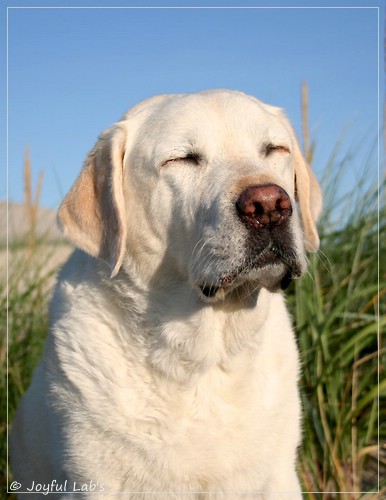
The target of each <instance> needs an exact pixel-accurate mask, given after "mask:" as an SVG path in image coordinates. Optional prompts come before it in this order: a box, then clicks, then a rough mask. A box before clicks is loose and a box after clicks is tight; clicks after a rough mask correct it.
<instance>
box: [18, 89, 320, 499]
mask: <svg viewBox="0 0 386 500" xmlns="http://www.w3.org/2000/svg"><path fill="white" fill-rule="evenodd" d="M267 141H268V142H269V143H280V144H282V143H285V145H286V146H288V148H289V149H290V150H291V152H290V153H288V154H282V153H277V154H274V155H270V156H269V157H267V156H264V154H263V153H262V151H263V145H264V144H265V143H267ZM192 148H193V149H194V151H196V152H198V154H199V155H200V161H199V164H195V163H193V162H192V161H190V160H188V161H187V160H181V159H179V158H182V157H184V156H185V155H186V154H187V153H189V151H190V150H191V149H192ZM296 155H297V156H296ZM299 162H304V160H303V159H302V158H300V157H299V150H298V145H297V142H296V138H295V137H294V135H293V132H292V129H291V128H290V126H289V124H288V121H287V120H286V119H285V117H284V115H283V114H282V113H281V112H280V110H279V109H278V108H274V107H271V106H268V105H266V104H263V103H261V102H260V101H257V100H256V99H254V98H252V97H249V96H245V95H244V94H241V93H238V92H230V91H209V92H203V93H200V94H193V95H176V96H159V97H156V98H153V99H150V100H148V101H145V102H143V103H141V104H139V105H138V106H136V107H135V108H133V110H131V111H130V112H129V113H128V114H127V115H125V116H124V117H123V119H122V120H121V121H120V122H119V123H118V124H116V125H115V126H114V127H113V128H112V129H110V130H109V131H107V132H105V133H104V134H103V135H102V136H101V139H100V141H99V142H98V143H97V145H96V147H95V148H94V150H93V151H92V152H91V154H90V156H89V157H88V159H87V160H86V163H85V166H84V169H83V171H82V173H81V175H80V176H79V178H78V180H77V182H76V184H75V185H74V188H73V189H72V191H71V192H70V193H69V195H68V196H67V197H66V200H65V201H64V203H63V205H62V207H61V209H60V212H59V223H60V226H61V228H62V230H63V231H64V232H65V234H66V235H67V237H68V238H69V239H70V240H71V241H74V242H75V244H76V245H77V246H79V247H80V248H81V249H83V250H85V251H86V252H88V253H84V252H83V251H81V250H77V251H75V253H74V254H73V255H72V256H71V257H70V259H69V261H68V262H67V264H66V265H65V266H64V268H63V269H62V271H61V273H60V275H59V279H58V284H57V287H56V290H55V294H54V298H53V300H52V304H51V311H50V321H51V325H50V332H49V336H48V339H47V343H46V348H45V353H44V357H43V360H42V362H41V365H40V366H39V368H38V369H37V371H36V372H35V376H34V379H33V382H32V384H31V387H30V388H29V390H28V391H27V393H26V395H25V396H24V398H23V400H22V402H21V405H20V408H19V410H18V412H17V415H16V418H15V421H14V423H13V432H12V439H11V447H12V463H13V475H14V479H15V480H16V481H18V482H20V483H21V484H22V487H23V488H22V489H23V490H25V489H27V488H31V487H32V484H35V489H36V484H41V485H49V486H47V487H49V488H51V490H50V491H55V489H54V488H57V485H60V484H61V485H62V487H63V488H64V487H66V488H67V494H66V495H64V494H63V495H55V497H54V498H61V497H63V498H66V499H68V498H83V496H85V497H86V496H90V493H82V492H76V493H74V492H73V493H68V492H69V491H71V490H73V489H74V482H76V488H78V489H79V488H81V487H83V488H84V489H89V490H90V489H92V485H95V484H97V485H98V486H96V487H95V490H94V492H93V493H91V497H94V496H95V497H96V496H98V498H104V499H105V498H106V499H109V498H115V495H114V494H115V493H118V492H121V493H122V492H124V493H123V495H122V496H121V498H130V499H132V498H141V499H142V498H146V499H152V498H154V499H156V498H157V499H158V498H165V499H199V498H208V499H218V498H240V499H241V498H245V499H248V498H254V499H277V500H279V499H287V500H295V499H296V498H300V497H301V494H300V486H299V482H298V479H297V476H296V471H295V462H296V449H297V446H298V444H299V440H300V403H299V395H298V389H297V380H298V375H299V368H298V366H299V364H298V355H297V349H296V342H295V339H294V334H293V331H292V328H291V322H290V319H289V316H288V313H287V311H286V307H285V304H284V299H283V295H282V292H281V291H280V290H278V287H277V283H278V282H279V281H280V279H281V277H282V276H283V275H284V274H285V269H284V267H283V265H282V264H280V263H278V264H277V265H275V266H267V267H265V268H264V269H254V270H248V272H245V273H242V274H240V275H239V276H235V277H233V278H232V281H231V283H228V282H226V283H225V284H224V285H222V283H223V282H221V277H224V276H226V275H227V273H229V272H231V271H232V270H234V269H235V268H238V267H239V266H240V265H242V264H243V262H244V261H245V259H246V247H245V241H246V234H247V231H246V228H245V227H244V225H243V223H242V222H241V221H240V220H239V219H238V217H237V214H236V211H235V201H236V199H237V197H238V195H239V194H240V193H241V191H242V189H243V188H245V187H246V186H248V185H250V184H251V182H253V183H255V184H259V183H261V182H267V180H269V181H270V182H272V183H276V184H278V185H280V186H281V187H282V188H284V189H285V190H286V191H287V193H288V194H289V196H290V199H291V202H292V205H293V208H294V213H293V215H292V217H291V222H290V230H291V235H292V237H293V247H294V251H295V252H296V255H297V259H298V264H299V268H300V269H301V271H302V272H304V270H305V268H306V259H305V256H304V239H306V240H307V241H308V242H309V243H310V246H313V247H314V248H316V247H317V243H318V242H317V234H316V232H315V231H316V230H315V227H314V223H315V214H314V215H313V216H312V214H310V207H309V205H310V204H311V206H312V210H313V211H314V212H319V207H318V206H317V204H318V203H319V205H320V202H319V198H318V197H319V196H320V193H319V190H318V187H317V185H316V184H315V181H314V179H313V178H312V173H311V172H310V171H309V169H308V167H307V166H306V165H305V163H303V164H299ZM295 172H296V176H297V177H299V176H301V177H302V186H305V187H303V188H302V189H301V190H302V192H300V193H298V196H299V205H300V208H301V210H302V214H301V215H302V220H303V230H302V228H301V223H300V219H299V216H298V213H297V209H296V202H295ZM307 176H308V179H305V180H304V177H307ZM310 179H311V180H310ZM296 182H298V179H297V180H296ZM310 185H312V186H313V188H314V191H313V192H311V188H310V187H309V186H310ZM95 186H96V187H95ZM307 186H308V187H307ZM307 189H308V192H307ZM298 190H299V185H298ZM304 190H306V192H304ZM303 207H305V208H303ZM303 212H307V213H303ZM303 232H304V235H305V236H303ZM106 235H107V236H106ZM88 254H91V255H93V256H90V255H88ZM98 257H99V258H98ZM111 274H112V277H111V276H110V275H111ZM204 283H218V284H221V286H219V290H218V292H217V293H216V294H215V295H214V297H212V298H207V297H205V296H204V295H203V294H202V293H201V291H200V286H202V285H203V284H204ZM53 481H56V482H54V483H53ZM66 481H67V482H66ZM33 482H35V483H33ZM90 482H91V483H90ZM100 489H103V491H102V492H101V493H99V490H100ZM29 498H44V497H43V496H42V495H41V493H40V494H35V495H33V494H31V495H30V497H29Z"/></svg>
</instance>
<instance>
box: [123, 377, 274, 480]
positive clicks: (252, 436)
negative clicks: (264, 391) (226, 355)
mask: <svg viewBox="0 0 386 500" xmlns="http://www.w3.org/2000/svg"><path fill="white" fill-rule="evenodd" d="M253 375H254V374H253V373H250V374H249V376H250V379H249V380H248V378H246V374H245V373H242V374H240V375H239V376H235V375H233V376H231V375H229V374H226V373H222V372H221V371H220V369H219V370H218V372H215V373H211V374H210V375H208V376H206V377H203V378H202V380H200V381H199V383H197V384H196V385H195V387H192V388H187V389H185V390H181V389H180V390H177V389H175V390H171V388H170V387H168V388H167V390H162V388H159V390H158V391H154V392H153V394H152V395H151V396H150V397H149V399H148V400H147V404H146V408H145V407H144V408H143V412H141V414H140V415H138V414H137V415H136V418H135V421H133V426H134V427H135V430H134V432H133V433H130V434H131V436H130V439H131V440H134V441H135V447H136V448H137V447H139V448H140V449H141V450H142V452H143V453H146V455H147V456H148V457H152V461H153V464H152V467H153V468H154V469H157V467H159V466H160V465H161V464H162V468H164V467H165V468H167V469H168V470H169V471H173V470H178V471H179V474H181V475H182V476H185V477H208V476H210V477H220V478H221V477H223V478H225V477H226V476H227V474H230V473H233V472H234V470H235V469H241V470H248V469H250V468H251V467H254V466H255V464H256V463H261V460H260V459H259V458H260V457H262V456H264V455H265V456H267V453H268V449H269V447H271V443H270V439H269V438H268V439H267V435H271V434H272V435H276V436H277V434H278V433H277V429H276V430H275V427H276V426H278V427H282V423H279V422H275V421H274V420H275V419H274V418H272V417H273V412H272V411H271V410H270V409H269V408H267V407H265V408H264V405H265V403H264V399H266V398H263V400H261V401H260V400H259V398H258V397H257V394H258V392H259V390H258V387H257V386H256V384H258V383H259V381H258V380H256V378H255V379H253ZM264 443H265V444H264ZM159 473H161V472H159Z"/></svg>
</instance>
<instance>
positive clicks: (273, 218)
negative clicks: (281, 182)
mask: <svg viewBox="0 0 386 500" xmlns="http://www.w3.org/2000/svg"><path fill="white" fill-rule="evenodd" d="M236 208H237V211H238V214H239V216H240V218H241V220H242V221H243V222H244V223H245V224H246V225H248V226H251V225H252V227H253V228H255V229H257V228H259V227H267V226H270V227H273V226H279V225H280V224H283V223H285V222H287V221H288V219H289V217H290V216H291V214H292V206H291V201H290V199H289V196H288V194H287V193H286V192H285V191H284V189H282V188H281V187H280V186H277V185H276V184H265V185H261V186H260V185H258V186H249V187H247V188H246V189H244V191H243V192H242V193H241V194H240V196H239V198H238V200H237V201H236Z"/></svg>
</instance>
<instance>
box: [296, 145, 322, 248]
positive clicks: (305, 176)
mask: <svg viewBox="0 0 386 500" xmlns="http://www.w3.org/2000/svg"><path fill="white" fill-rule="evenodd" d="M295 143H296V144H295V146H294V162H295V186H296V193H297V199H298V201H299V207H300V212H301V215H302V222H303V231H304V247H305V249H306V250H308V251H309V252H316V251H317V250H318V248H319V235H318V230H317V227H316V222H317V220H318V218H319V215H320V212H321V210H322V191H321V189H320V185H319V182H318V180H317V178H316V177H315V174H314V173H313V172H312V170H311V168H310V167H309V165H308V164H307V162H306V160H305V159H304V156H303V154H302V153H301V151H300V147H299V144H298V142H297V140H296V138H295Z"/></svg>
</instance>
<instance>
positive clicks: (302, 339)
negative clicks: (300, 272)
mask: <svg viewBox="0 0 386 500" xmlns="http://www.w3.org/2000/svg"><path fill="white" fill-rule="evenodd" d="M359 191H360V189H359V188H356V191H355V192H354V193H350V194H348V195H347V196H346V197H345V198H344V199H343V200H342V201H341V203H340V206H339V205H338V206H337V205H335V211H338V212H339V211H340V210H341V209H342V207H343V206H346V205H347V204H349V205H350V207H351V211H350V212H349V213H348V214H347V212H346V220H345V222H344V224H343V225H341V224H338V223H335V224H334V223H332V222H331V220H333V219H334V217H335V215H334V213H333V212H332V210H331V211H329V208H330V207H331V205H328V206H327V210H326V211H325V214H324V217H323V218H322V221H321V223H320V233H321V252H319V254H317V255H313V256H311V259H310V266H309V275H308V276H307V277H306V278H305V279H303V280H300V281H298V282H297V283H296V287H295V290H294V291H293V294H292V295H291V296H290V297H289V304H290V307H291V309H292V311H293V315H294V320H295V324H296V329H297V334H298V339H299V346H300V352H301V360H302V368H303V376H302V380H301V389H302V401H303V409H304V440H303V445H302V448H301V453H300V460H299V470H300V473H301V477H302V480H303V484H304V486H305V490H306V491H314V492H324V495H323V494H322V493H320V494H312V493H310V494H309V495H308V498H334V494H333V493H332V492H339V493H341V495H340V498H346V499H354V498H361V497H362V496H364V495H363V494H362V495H361V494H357V495H355V494H354V493H346V494H343V492H374V495H373V496H372V498H377V497H378V498H385V496H382V494H379V495H375V492H377V491H378V487H379V488H384V487H385V486H386V483H385V481H384V482H383V484H379V483H378V451H382V453H383V466H382V460H381V461H380V462H381V464H380V466H381V469H380V478H382V477H383V478H385V477H386V467H385V451H386V449H385V448H383V450H378V438H379V441H380V443H385V442H386V425H385V422H386V419H385V417H386V411H385V408H386V406H385V399H386V380H385V379H384V377H382V372H381V371H380V367H381V366H382V364H383V365H384V364H385V361H386V351H385V348H383V349H382V347H381V345H379V343H380V338H379V336H378V330H379V331H380V330H381V329H382V328H384V326H385V324H386V314H385V313H386V311H385V305H384V301H382V298H384V297H382V295H383V294H384V293H385V289H386V283H385V274H384V271H385V269H384V268H383V269H380V273H379V274H378V244H379V245H380V249H379V252H380V253H379V255H380V256H381V255H383V256H384V255H385V254H386V248H385V243H386V238H385V233H386V232H385V215H386V213H385V210H384V208H383V209H382V210H381V211H380V212H379V221H380V225H379V238H378V207H377V193H376V190H371V189H370V190H368V191H367V192H365V193H363V192H362V193H360V192H359ZM358 195H359V196H358ZM378 276H379V292H380V293H379V294H378ZM378 377H379V379H380V384H379V385H378ZM378 393H379V405H378ZM378 418H379V421H378ZM379 423H380V424H381V425H380V427H379V429H378V424H379ZM378 432H379V435H378ZM383 495H386V490H383ZM364 497H366V498H368V497H369V495H365V496H364Z"/></svg>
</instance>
